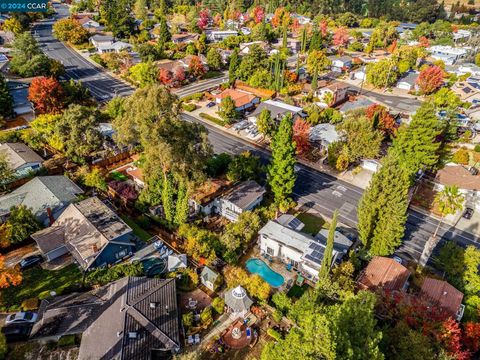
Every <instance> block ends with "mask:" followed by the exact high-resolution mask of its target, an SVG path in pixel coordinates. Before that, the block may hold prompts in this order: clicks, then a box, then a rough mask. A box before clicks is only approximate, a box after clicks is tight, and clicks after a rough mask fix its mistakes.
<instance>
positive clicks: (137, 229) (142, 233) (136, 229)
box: [120, 215, 153, 241]
mask: <svg viewBox="0 0 480 360" xmlns="http://www.w3.org/2000/svg"><path fill="white" fill-rule="evenodd" d="M120 217H121V218H122V220H123V221H125V222H126V223H127V225H128V226H130V227H131V228H132V230H133V233H134V234H135V235H137V237H138V238H139V239H140V240H143V241H147V240H150V239H151V238H152V236H153V235H152V234H150V233H149V232H148V231H146V230H145V229H143V228H142V227H141V226H140V225H139V224H137V223H136V222H135V220H133V219H132V218H130V217H128V216H126V215H120Z"/></svg>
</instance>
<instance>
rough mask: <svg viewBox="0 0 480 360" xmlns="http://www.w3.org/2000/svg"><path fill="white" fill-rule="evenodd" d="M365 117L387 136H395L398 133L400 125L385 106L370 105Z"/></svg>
mask: <svg viewBox="0 0 480 360" xmlns="http://www.w3.org/2000/svg"><path fill="white" fill-rule="evenodd" d="M365 116H366V117H367V118H368V119H370V120H371V121H373V123H374V124H373V125H374V127H375V128H376V129H379V130H381V131H383V132H384V134H385V135H394V134H395V133H396V131H397V128H398V125H397V123H396V122H395V119H394V117H393V116H392V115H390V113H389V112H388V110H387V108H386V107H385V106H382V105H378V104H373V105H370V106H369V107H368V108H367V109H366V110H365Z"/></svg>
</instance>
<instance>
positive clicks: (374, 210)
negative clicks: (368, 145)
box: [358, 152, 410, 256]
mask: <svg viewBox="0 0 480 360" xmlns="http://www.w3.org/2000/svg"><path fill="white" fill-rule="evenodd" d="M409 185H410V176H409V173H408V172H407V170H406V169H405V168H404V167H403V166H401V162H400V159H399V157H398V155H397V154H395V153H394V152H391V153H389V154H388V155H387V156H386V157H385V159H384V160H383V163H382V167H381V168H380V170H379V171H378V172H377V173H375V174H374V175H373V178H372V180H371V182H370V185H369V186H368V188H367V190H366V191H365V192H364V193H363V196H362V198H361V199H360V204H359V206H358V231H359V234H360V240H361V241H362V242H363V243H364V244H365V246H366V247H367V248H368V249H369V251H370V253H371V254H373V255H382V256H385V255H390V254H392V253H393V252H394V250H395V248H396V247H397V246H398V245H400V243H401V240H402V238H403V234H404V231H405V222H406V220H407V215H406V213H407V207H408V189H409Z"/></svg>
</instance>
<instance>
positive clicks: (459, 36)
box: [453, 29, 472, 43]
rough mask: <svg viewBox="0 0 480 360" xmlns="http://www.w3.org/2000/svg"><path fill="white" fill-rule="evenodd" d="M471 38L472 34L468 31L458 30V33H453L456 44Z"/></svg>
mask: <svg viewBox="0 0 480 360" xmlns="http://www.w3.org/2000/svg"><path fill="white" fill-rule="evenodd" d="M471 37H472V32H471V31H470V30H466V29H457V31H455V32H454V33H453V41H454V42H455V43H458V42H462V41H465V40H468V39H470V38H471Z"/></svg>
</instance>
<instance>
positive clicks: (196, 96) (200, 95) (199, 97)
mask: <svg viewBox="0 0 480 360" xmlns="http://www.w3.org/2000/svg"><path fill="white" fill-rule="evenodd" d="M204 95H205V94H204V93H203V92H198V93H194V94H191V95H188V96H185V97H184V98H183V101H185V102H189V101H190V100H195V101H200V100H202V99H203V96H204Z"/></svg>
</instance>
